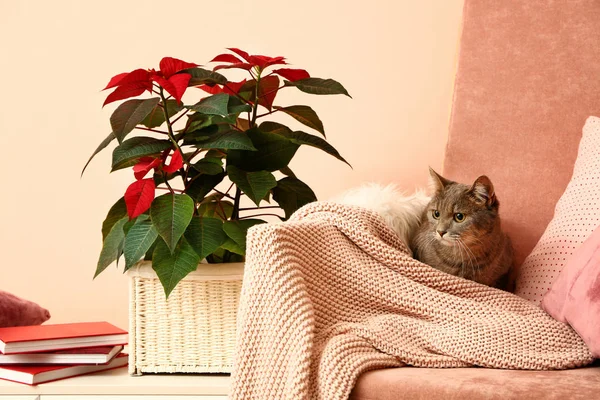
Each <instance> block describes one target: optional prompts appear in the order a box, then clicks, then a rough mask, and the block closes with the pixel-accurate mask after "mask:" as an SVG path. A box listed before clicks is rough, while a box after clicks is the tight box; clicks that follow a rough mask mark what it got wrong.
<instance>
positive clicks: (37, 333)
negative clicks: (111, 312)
mask: <svg viewBox="0 0 600 400" xmlns="http://www.w3.org/2000/svg"><path fill="white" fill-rule="evenodd" d="M124 344H127V332H126V331H124V330H123V329H120V328H117V327H116V326H114V325H112V324H109V323H108V322H79V323H74V324H55V325H34V326H14V327H10V328H0V353H3V354H16V353H35V352H41V351H56V350H66V349H74V348H81V347H98V346H117V345H124Z"/></svg>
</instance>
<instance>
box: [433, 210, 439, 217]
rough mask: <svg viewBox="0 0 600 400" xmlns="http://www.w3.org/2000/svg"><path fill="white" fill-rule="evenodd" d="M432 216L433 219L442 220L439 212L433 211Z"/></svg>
mask: <svg viewBox="0 0 600 400" xmlns="http://www.w3.org/2000/svg"><path fill="white" fill-rule="evenodd" d="M431 215H432V216H433V218H435V219H438V218H440V212H439V211H438V210H433V211H432V212H431Z"/></svg>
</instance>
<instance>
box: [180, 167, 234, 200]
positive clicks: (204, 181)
mask: <svg viewBox="0 0 600 400" xmlns="http://www.w3.org/2000/svg"><path fill="white" fill-rule="evenodd" d="M191 173H192V179H193V181H192V182H191V183H190V184H189V185H188V187H187V188H186V193H187V194H188V195H190V196H191V197H192V198H193V199H194V200H196V201H197V202H200V201H202V200H203V199H204V196H206V195H207V194H209V193H210V191H211V190H213V189H214V188H215V186H217V185H218V184H219V183H221V181H222V180H223V178H225V176H226V175H227V174H226V173H225V172H223V173H220V174H217V175H204V174H202V175H201V174H194V172H193V171H192V172H191Z"/></svg>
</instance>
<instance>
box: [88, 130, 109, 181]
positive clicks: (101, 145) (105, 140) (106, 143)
mask: <svg viewBox="0 0 600 400" xmlns="http://www.w3.org/2000/svg"><path fill="white" fill-rule="evenodd" d="M116 138H117V137H116V136H115V134H114V133H112V132H111V133H110V134H109V135H108V136H107V137H106V138H105V139H104V140H103V141H102V143H100V146H98V148H97V149H96V150H95V151H94V153H93V154H92V155H91V156H90V158H89V160H88V161H87V162H86V163H85V165H84V167H83V169H82V170H81V176H83V173H84V172H85V169H86V168H87V166H88V165H89V164H90V162H91V161H92V158H94V157H95V156H96V154H98V153H100V152H101V151H102V150H104V149H105V148H106V146H108V145H109V144H110V142H112V141H113V140H115V139H116Z"/></svg>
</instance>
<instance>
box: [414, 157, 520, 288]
mask: <svg viewBox="0 0 600 400" xmlns="http://www.w3.org/2000/svg"><path fill="white" fill-rule="evenodd" d="M429 173H430V174H431V181H432V184H433V187H434V189H435V193H434V194H433V196H432V198H431V201H430V202H429V204H428V205H427V207H425V210H424V211H423V214H422V216H421V223H420V225H419V228H418V229H417V231H416V233H415V235H414V236H413V238H412V243H411V247H412V250H413V252H414V256H415V258H416V259H417V260H419V261H422V262H424V263H425V264H428V265H430V266H432V267H434V268H437V269H439V270H441V271H444V272H447V273H449V274H452V275H457V276H460V277H463V278H466V279H471V280H473V281H475V282H479V283H482V284H484V285H488V286H495V287H500V288H506V285H507V282H506V279H507V278H508V271H509V270H510V268H511V266H512V264H513V249H512V245H511V242H510V239H509V237H508V236H507V235H506V234H505V233H504V232H502V229H501V226H500V216H499V215H498V207H499V203H498V199H497V198H496V194H495V193H494V186H493V185H492V182H491V181H490V179H489V178H488V177H487V176H485V175H482V176H480V177H479V178H477V179H476V180H475V183H473V185H471V186H469V185H465V184H462V183H457V182H453V181H451V180H448V179H445V178H443V177H442V176H440V175H439V174H437V173H436V172H435V171H434V170H433V169H431V168H430V169H429Z"/></svg>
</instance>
